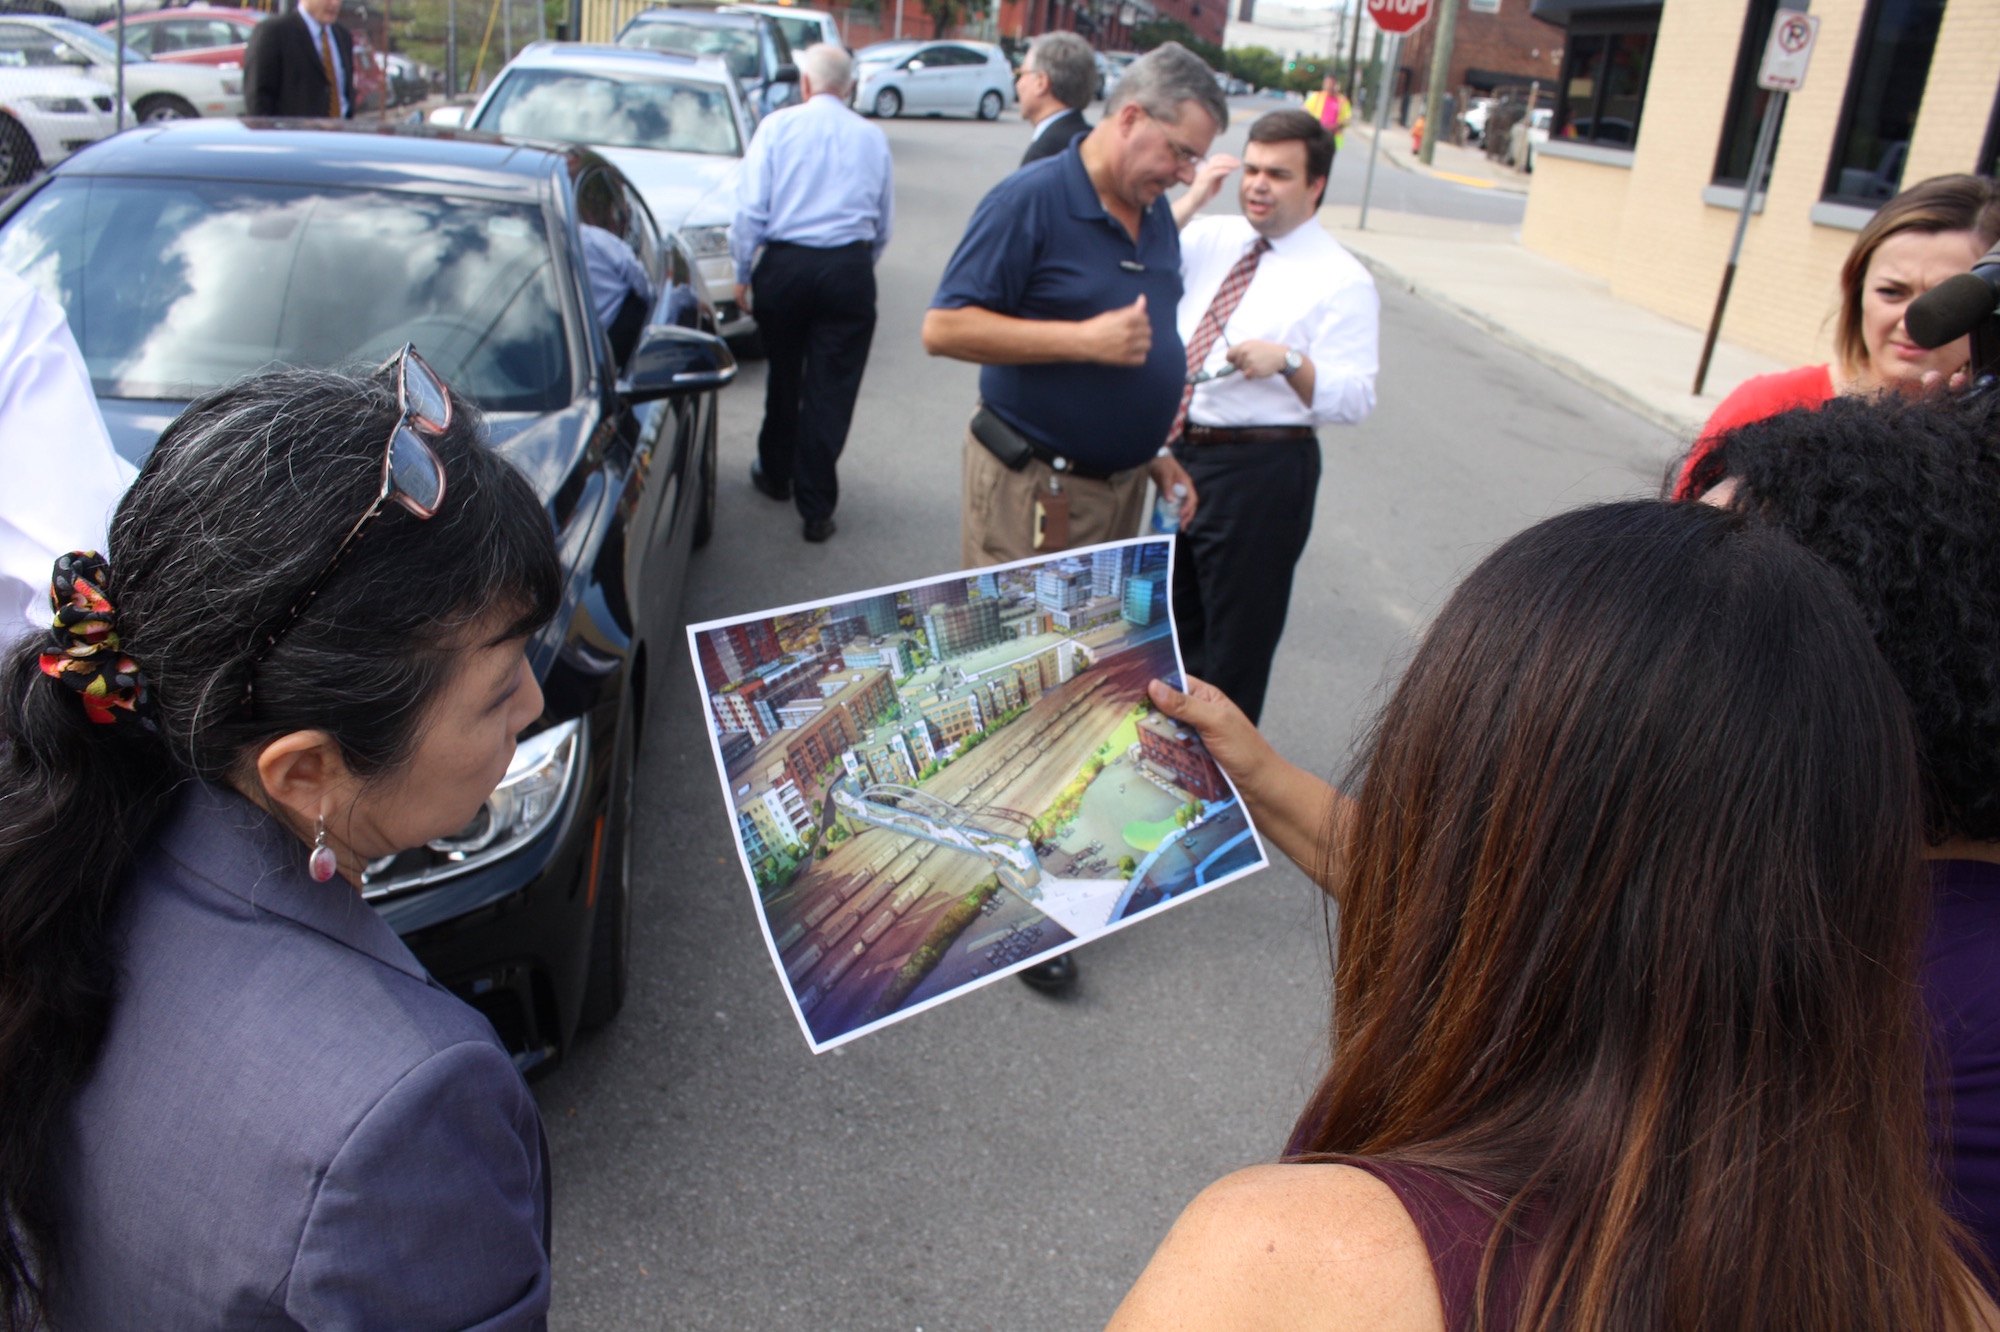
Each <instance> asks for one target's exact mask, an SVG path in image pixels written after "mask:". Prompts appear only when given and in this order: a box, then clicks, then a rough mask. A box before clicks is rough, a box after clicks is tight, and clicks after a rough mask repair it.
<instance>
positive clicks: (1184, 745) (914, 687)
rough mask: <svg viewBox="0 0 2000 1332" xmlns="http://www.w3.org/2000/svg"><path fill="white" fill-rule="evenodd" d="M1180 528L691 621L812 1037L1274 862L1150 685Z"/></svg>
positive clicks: (871, 1022)
mask: <svg viewBox="0 0 2000 1332" xmlns="http://www.w3.org/2000/svg"><path fill="white" fill-rule="evenodd" d="M1172 547H1173V543H1172V541H1171V539H1169V538H1165V537H1151V538H1141V539H1139V540H1136V541H1123V542H1116V543H1113V544H1110V545H1104V546H1092V547H1087V548H1084V549H1081V550H1073V551H1065V552H1063V553H1062V554H1060V555H1055V556H1050V557H1047V558H1043V559H1035V560H1026V561H1022V562H1021V563H1018V564H1010V565H1001V566H999V567H996V568H992V569H984V570H980V571H978V572H976V573H961V574H953V575H951V576H949V577H945V578H935V579H931V580H928V581H926V582H921V583H910V584H906V585H904V586H901V587H894V588H878V589H876V590H874V591H870V592H863V593H859V594H857V595H854V596H849V597H841V598H838V599H836V600H832V601H825V602H815V603H811V604H807V605H800V606H790V607H787V608H785V609H783V610H778V611H769V612H765V613H763V614H759V615H748V616H742V617H740V618H736V619H730V620H716V621H712V622H710V623H708V624H698V625H694V626H692V627H691V628H689V630H688V639H689V642H690V644H691V646H692V648H693V650H694V656H695V670H696V674H697V676H698V677H699V679H700V682H701V688H702V692H703V695H704V696H705V698H706V701H707V708H708V721H709V738H710V740H711V742H712V743H713V746H714V751H715V763H716V768H717V771H718V772H719V773H720V774H721V777H722V784H723V791H724V798H725V800H726V802H727V804H728V806H729V811H730V816H731V819H732V822H733V823H734V825H735V828H736V844H737V848H738V850H739V852H740V853H741V856H742V861H743V869H744V873H745V874H746V875H747V876H748V878H749V880H750V883H751V890H752V892H753V894H754V896H755V900H756V903H757V909H758V913H759V916H760V918H761V920H762V923H763V927H764V940H765V942H766V943H767V944H768V945H769V947H770V950H771V958H772V961H773V962H775V963H776V965H777V968H778V972H779V974H780V976H781V977H782V978H783V980H784V983H785V988H786V992H787V994H788V995H789V996H790V998H791V1001H792V1008H793V1011H794V1012H795V1013H796V1014H797V1016H798V1019H799V1025H800V1026H801V1027H802V1028H803V1029H804V1031H805V1033H806V1039H807V1040H808V1041H809V1042H810V1043H811V1045H812V1047H813V1049H814V1050H815V1051H820V1050H827V1049H831V1048H832V1047H834V1046H836V1045H839V1044H841V1043H842V1042H844V1041H848V1040H851V1039H853V1038H854V1037H856V1036H859V1035H861V1034H862V1033H863V1032H867V1031H871V1030H873V1029H875V1028H877V1027H880V1026H883V1025H885V1024H887V1023H890V1022H894V1021H897V1020H898V1019H901V1018H904V1017H907V1016H909V1015H910V1014H912V1013H915V1012H918V1011H920V1010H922V1009H925V1008H929V1007H931V1006H932V1005H934V1004H939V1003H942V1002H944V1001H945V1000H947V999H949V998H951V997H953V996H954V995H959V994H963V993H965V992H967V991H968V990H973V989H977V988H978V987H979V986H982V985H985V984H988V983H990V982H992V981H994V980H996V979H998V978H1000V977H1002V976H1007V975H1011V974H1013V973H1014V972H1016V971H1019V970H1021V969H1022V968H1023V967H1026V966H1029V965H1032V964H1033V963H1035V962H1038V961H1042V960H1045V959H1047V958H1049V957H1052V956H1054V955H1055V954H1057V953H1061V952H1066V951H1067V950H1069V949H1071V948H1074V947H1076V946H1077V945H1078V944H1081V943H1084V942H1085V941H1087V940H1089V939H1093V938H1096V937H1097V936H1098V935H1101V934H1105V933H1107V932H1109V931H1111V930H1115V929H1120V928H1122V927H1124V926H1126V925H1129V924H1131V923H1132V922H1133V921H1135V920H1138V919H1140V918H1141V917H1143V916H1146V915H1149V914H1151V913H1153V912H1156V911H1161V910H1164V909H1165V908H1167V907H1168V906H1171V905H1172V904H1174V903H1176V902H1181V901H1185V900H1187V899H1188V898H1190V897H1193V896H1195V895H1197V894H1199V893H1203V892H1206V891H1208V890H1209V889H1211V888H1216V887H1219V886H1221V885H1222V884H1224V883H1227V882H1228V881H1229V880H1231V879H1234V878H1238V877H1240V876H1241V875H1244V874H1246V873H1248V872H1250V871H1251V870H1255V869H1261V868H1262V867H1263V866H1264V864H1265V863H1266V862H1265V859H1264V848H1263V844H1262V843H1261V842H1260V841H1259V840H1258V838H1257V831H1256V829H1255V828H1254V827H1252V826H1251V823H1250V818H1249V815H1248V814H1247V813H1246V812H1245V810H1244V808H1243V802H1242V801H1241V800H1240V799H1239V798H1238V797H1237V794H1236V791H1235V789H1234V788H1233V787H1232V786H1231V785H1230V783H1229V780H1228V778H1227V777H1225V776H1224V775H1223V773H1222V771H1221V770H1220V769H1219V768H1217V767H1216V765H1215V763H1214V761H1213V760H1211V759H1210V758H1209V756H1208V752H1207V750H1205V749H1204V748H1203V747H1202V744H1201V741H1200V739H1199V738H1198V737H1197V736H1196V735H1195V734H1194V732H1193V731H1192V730H1191V729H1188V728H1184V727H1181V726H1178V725H1176V724H1175V723H1174V722H1173V721H1171V720H1169V719H1168V718H1167V717H1165V716H1164V715H1162V714H1161V713H1159V712H1158V711H1157V710H1155V709H1154V707H1153V705H1152V703H1151V701H1150V700H1149V699H1148V698H1147V697H1146V684H1147V682H1148V681H1150V680H1153V679H1155V678H1159V679H1164V680H1166V681H1168V682H1169V683H1170V684H1173V685H1175V686H1176V687H1178V686H1179V685H1180V683H1181V670H1180V650H1179V648H1178V647H1177V646H1176V644H1175V641H1174V631H1173V619H1172V616H1171V614H1170V612H1169V608H1168V604H1167V603H1168V595H1167V593H1168V589H1169V588H1170V587H1171V586H1172V579H1171V575H1170V562H1171V560H1172Z"/></svg>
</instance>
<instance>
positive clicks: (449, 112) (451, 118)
mask: <svg viewBox="0 0 2000 1332" xmlns="http://www.w3.org/2000/svg"><path fill="white" fill-rule="evenodd" d="M471 109H472V108H471V107H469V106H441V107H438V108H437V109H436V110H434V111H432V112H431V114H430V123H431V124H433V125H442V126H443V127H444V128H446V129H464V128H465V113H466V112H467V111H470V110H471Z"/></svg>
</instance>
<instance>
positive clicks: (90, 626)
mask: <svg viewBox="0 0 2000 1332" xmlns="http://www.w3.org/2000/svg"><path fill="white" fill-rule="evenodd" d="M110 572H111V566H110V565H108V564H106V563H105V562H104V557H103V556H102V555H99V554H98V553H97V552H96V551H94V550H75V551H71V552H70V553H69V554H67V555H64V556H62V557H61V558H60V559H58V560H57V561H56V567H55V573H54V575H53V576H52V577H51V578H50V580H49V605H50V606H51V607H52V608H53V609H54V611H55V624H54V625H53V626H52V627H51V628H50V630H49V635H50V637H51V638H53V639H54V640H55V650H54V651H53V652H44V653H43V654H42V655H41V667H42V674H43V675H46V676H48V677H49V678H50V679H51V680H55V681H58V682H59V683H61V684H64V685H67V686H68V687H69V688H70V689H73V690H75V691H76V694H77V696H78V697H79V698H80V699H82V701H83V710H84V713H85V714H86V715H87V716H88V717H89V718H90V719H91V720H92V721H94V722H97V723H99V724H100V725H107V726H108V725H110V724H111V723H113V722H115V721H117V720H118V719H119V713H120V712H123V713H124V714H125V715H126V716H127V717H130V718H133V719H135V720H143V719H144V717H145V715H146V713H147V711H148V704H149V703H150V702H151V699H150V697H149V695H148V693H147V689H146V675H145V672H143V671H141V670H140V669H139V665H138V663H137V662H135V661H133V660H132V659H131V658H130V657H128V656H125V655H124V654H123V653H121V652H119V651H118V630H117V627H116V623H115V621H116V616H117V612H116V611H115V610H114V609H113V608H112V605H111V603H110V602H109V601H108V600H106V599H105V596H104V584H105V580H106V578H107V576H108V575H109V574H110Z"/></svg>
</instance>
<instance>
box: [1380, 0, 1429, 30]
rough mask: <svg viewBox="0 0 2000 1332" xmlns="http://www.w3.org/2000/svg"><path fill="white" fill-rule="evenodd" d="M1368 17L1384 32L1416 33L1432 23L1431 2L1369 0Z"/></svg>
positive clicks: (1421, 0)
mask: <svg viewBox="0 0 2000 1332" xmlns="http://www.w3.org/2000/svg"><path fill="white" fill-rule="evenodd" d="M1368 17H1369V18H1371V19H1374V20H1375V26H1376V27H1378V28H1380V29H1381V30H1382V31H1384V32H1395V33H1410V32H1415V31H1416V30H1417V29H1418V28H1421V27H1423V26H1424V24H1426V23H1428V22H1430V17H1431V0H1368Z"/></svg>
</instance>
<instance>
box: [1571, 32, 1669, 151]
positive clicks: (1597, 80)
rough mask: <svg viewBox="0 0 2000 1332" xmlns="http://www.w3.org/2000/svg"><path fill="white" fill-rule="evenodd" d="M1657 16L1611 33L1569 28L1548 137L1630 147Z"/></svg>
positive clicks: (1649, 65) (1643, 93) (1635, 139)
mask: <svg viewBox="0 0 2000 1332" xmlns="http://www.w3.org/2000/svg"><path fill="white" fill-rule="evenodd" d="M1658 29H1659V18H1658V16H1657V15H1649V16H1648V17H1646V18H1644V19H1640V20H1636V21H1635V20H1629V19H1628V20H1626V21H1625V22H1624V23H1622V24H1621V25H1620V27H1619V28H1618V29H1616V30H1613V31H1597V32H1591V31H1582V32H1579V31H1577V30H1576V28H1574V27H1573V28H1572V29H1571V30H1570V37H1569V47H1568V49H1567V50H1566V51H1565V52H1564V53H1563V73H1562V86H1561V89H1560V94H1559V100H1558V101H1557V104H1556V116H1555V127H1554V130H1553V132H1552V133H1551V134H1550V136H1549V137H1550V138H1552V139H1561V140H1564V141H1566V142H1570V143H1594V144H1599V145H1601V146H1603V147H1606V148H1630V147H1632V146H1633V145H1635V144H1636V143H1638V141H1639V112H1640V110H1641V109H1642V108H1643V107H1644V106H1645V102H1646V75H1647V72H1648V71H1649V70H1650V69H1651V68H1652V64H1653V38H1654V35H1655V33H1656V32H1657V31H1658Z"/></svg>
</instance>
